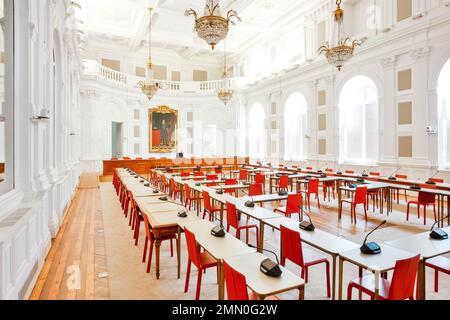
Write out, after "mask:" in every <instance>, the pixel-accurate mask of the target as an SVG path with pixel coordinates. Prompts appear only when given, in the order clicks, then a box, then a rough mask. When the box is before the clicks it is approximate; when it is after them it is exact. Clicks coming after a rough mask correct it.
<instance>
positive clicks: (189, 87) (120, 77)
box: [83, 60, 244, 95]
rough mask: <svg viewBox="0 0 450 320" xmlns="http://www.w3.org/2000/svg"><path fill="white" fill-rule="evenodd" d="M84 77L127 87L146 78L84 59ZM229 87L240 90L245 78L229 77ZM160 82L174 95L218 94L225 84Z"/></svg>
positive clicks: (211, 82) (220, 81)
mask: <svg viewBox="0 0 450 320" xmlns="http://www.w3.org/2000/svg"><path fill="white" fill-rule="evenodd" d="M83 77H85V78H91V79H92V78H98V79H102V80H104V81H106V82H110V83H114V84H116V85H123V86H127V87H136V88H137V87H138V83H139V82H140V81H144V80H145V78H142V77H137V76H133V75H129V74H125V73H122V72H118V71H115V70H112V69H109V68H107V67H104V66H103V65H101V64H100V63H98V62H96V61H93V60H83ZM227 81H228V87H229V88H231V89H232V90H238V89H239V88H242V87H243V86H244V79H243V78H231V79H228V80H227ZM155 82H157V83H159V85H160V88H161V89H162V90H161V93H164V92H166V93H167V94H170V95H173V94H177V93H180V94H181V93H183V94H204V95H209V94H214V95H215V94H216V93H217V90H219V89H220V88H221V87H222V85H223V80H214V81H198V82H197V81H181V82H178V81H167V80H155Z"/></svg>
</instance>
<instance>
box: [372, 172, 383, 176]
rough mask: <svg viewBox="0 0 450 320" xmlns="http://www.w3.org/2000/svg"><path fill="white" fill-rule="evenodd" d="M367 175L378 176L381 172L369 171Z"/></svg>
mask: <svg viewBox="0 0 450 320" xmlns="http://www.w3.org/2000/svg"><path fill="white" fill-rule="evenodd" d="M369 175H371V176H373V177H379V176H381V173H379V172H371V173H369Z"/></svg>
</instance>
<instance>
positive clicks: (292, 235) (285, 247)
mask: <svg viewBox="0 0 450 320" xmlns="http://www.w3.org/2000/svg"><path fill="white" fill-rule="evenodd" d="M281 248H282V250H281V252H282V254H281V265H282V266H283V267H284V266H285V265H286V259H287V260H290V261H292V262H293V263H295V264H296V265H298V266H299V267H300V268H301V270H302V271H301V277H302V278H303V279H305V281H306V283H307V282H308V270H309V267H312V266H315V265H318V264H322V263H325V268H326V270H325V271H326V276H327V297H328V298H330V297H331V289H330V262H329V261H328V259H327V258H326V257H325V256H323V255H322V254H320V253H318V252H316V251H312V250H305V249H304V248H303V246H302V240H301V237H300V233H299V232H297V231H294V230H291V229H289V228H286V227H285V226H283V225H282V226H281Z"/></svg>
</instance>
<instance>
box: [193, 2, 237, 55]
mask: <svg viewBox="0 0 450 320" xmlns="http://www.w3.org/2000/svg"><path fill="white" fill-rule="evenodd" d="M191 15H192V16H194V18H195V31H196V32H197V34H198V36H199V37H200V38H201V39H203V40H205V41H206V42H207V43H208V45H210V46H211V48H212V50H214V48H215V47H216V45H217V44H218V43H219V42H220V41H222V40H224V39H225V38H226V37H227V35H228V31H229V26H230V23H231V24H233V25H235V22H234V21H233V20H232V18H235V19H236V20H238V21H241V18H240V17H239V16H238V14H237V12H236V11H234V10H229V11H228V13H227V17H226V18H224V17H222V16H221V12H220V6H219V0H206V5H205V11H204V16H203V17H201V18H198V15H197V12H196V11H195V10H193V9H192V8H191V9H189V10H186V12H185V16H187V17H188V16H191Z"/></svg>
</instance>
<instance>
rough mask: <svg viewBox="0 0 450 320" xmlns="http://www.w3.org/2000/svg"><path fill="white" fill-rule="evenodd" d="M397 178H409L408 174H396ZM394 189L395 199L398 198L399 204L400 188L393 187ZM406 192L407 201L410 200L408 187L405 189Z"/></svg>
mask: <svg viewBox="0 0 450 320" xmlns="http://www.w3.org/2000/svg"><path fill="white" fill-rule="evenodd" d="M395 178H397V179H401V180H407V179H408V176H406V175H403V174H396V175H395ZM392 189H393V191H394V200H395V199H396V198H397V204H398V203H400V189H397V188H392ZM403 191H404V192H405V201H406V202H408V193H407V191H406V189H404V190H403Z"/></svg>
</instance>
